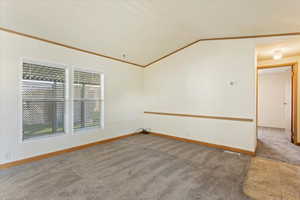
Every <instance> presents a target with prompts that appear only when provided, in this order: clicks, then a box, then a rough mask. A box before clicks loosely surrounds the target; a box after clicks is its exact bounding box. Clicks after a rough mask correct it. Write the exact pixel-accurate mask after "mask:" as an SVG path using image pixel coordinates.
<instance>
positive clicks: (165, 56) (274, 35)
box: [145, 32, 300, 67]
mask: <svg viewBox="0 0 300 200" xmlns="http://www.w3.org/2000/svg"><path fill="white" fill-rule="evenodd" d="M295 35H300V32H293V33H279V34H268V35H247V36H236V37H218V38H205V39H199V40H196V41H194V42H192V43H189V44H187V45H185V46H183V47H181V48H179V49H176V50H175V51H172V52H171V53H168V54H166V55H164V56H162V57H160V58H158V59H156V60H154V61H152V62H150V63H148V64H146V65H145V67H149V66H150V65H152V64H154V63H157V62H159V61H161V60H163V59H165V58H167V57H169V56H171V55H173V54H175V53H177V52H179V51H182V50H183V49H185V48H187V47H190V46H192V45H194V44H196V43H198V42H204V41H212V40H240V39H251V38H268V37H280V36H295Z"/></svg>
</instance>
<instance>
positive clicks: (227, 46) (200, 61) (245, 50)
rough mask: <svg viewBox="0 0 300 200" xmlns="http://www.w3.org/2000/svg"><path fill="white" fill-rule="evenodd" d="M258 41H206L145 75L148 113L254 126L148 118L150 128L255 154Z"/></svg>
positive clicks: (147, 71) (147, 115)
mask: <svg viewBox="0 0 300 200" xmlns="http://www.w3.org/2000/svg"><path fill="white" fill-rule="evenodd" d="M255 43H256V42H255V40H248V39H247V40H223V41H207V42H200V43H197V44H195V45H193V46H191V47H189V48H186V49H184V50H183V51H180V52H178V53H176V54H174V55H172V56H170V57H168V58H166V59H164V60H161V61H160V62H158V63H156V64H154V65H152V66H150V67H148V68H146V69H145V71H144V92H145V110H146V111H153V112H168V113H185V114H195V115H211V116H225V117H240V118H250V119H253V120H254V121H253V122H239V121H225V120H215V119H200V118H197V119H196V118H183V117H173V116H159V115H149V114H145V115H144V126H145V128H148V127H149V128H151V129H152V131H154V132H160V133H166V134H169V135H173V136H178V137H183V138H188V139H194V140H199V141H203V142H208V143H213V144H220V145H225V146H229V147H235V148H240V149H244V150H249V151H254V150H255V147H256V131H255V130H256V123H255V120H256V119H255V118H256V106H255V101H256V92H255V87H256V86H255V85H256V75H255V74H256V71H255V70H256V68H255V66H256V59H255V57H256V56H255V45H256V44H255ZM230 82H233V83H234V84H233V85H230Z"/></svg>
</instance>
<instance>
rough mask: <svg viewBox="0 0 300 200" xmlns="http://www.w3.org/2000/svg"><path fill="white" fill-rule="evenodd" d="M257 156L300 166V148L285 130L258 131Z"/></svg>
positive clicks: (266, 129) (265, 129)
mask: <svg viewBox="0 0 300 200" xmlns="http://www.w3.org/2000/svg"><path fill="white" fill-rule="evenodd" d="M256 155H257V156H260V157H264V158H269V159H272V160H278V161H283V162H287V163H291V164H296V165H300V146H297V145H294V144H292V143H291V139H290V133H287V132H285V130H284V129H276V128H262V127H260V128H259V129H258V148H257V153H256Z"/></svg>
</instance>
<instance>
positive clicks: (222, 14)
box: [0, 0, 300, 65]
mask: <svg viewBox="0 0 300 200" xmlns="http://www.w3.org/2000/svg"><path fill="white" fill-rule="evenodd" d="M0 6H1V7H0V17H1V18H0V26H1V27H5V28H9V29H13V30H15V31H18V32H23V33H27V34H31V35H34V36H37V37H41V38H45V39H49V40H53V41H57V42H61V43H64V44H67V45H72V46H75V47H78V48H82V49H86V50H89V51H95V52H98V53H101V54H104V55H108V56H112V57H116V58H120V59H125V60H128V61H132V62H135V63H138V64H143V65H145V64H148V63H150V62H152V61H153V60H156V59H158V58H159V57H162V56H164V55H165V54H168V53H170V52H172V51H174V50H176V49H178V48H180V47H182V46H184V45H186V44H188V43H191V42H193V41H195V40H198V39H202V38H212V37H230V36H243V35H257V34H275V33H288V32H299V31H300V12H299V8H300V1H299V0H285V1H282V0H185V1H183V0H182V1H179V0H178V1H174V0H163V1H162V0H51V1H50V0H48V1H45V0H26V1H25V0H23V1H22V0H0ZM123 54H125V55H126V56H125V57H123Z"/></svg>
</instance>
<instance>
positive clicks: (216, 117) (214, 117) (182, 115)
mask: <svg viewBox="0 0 300 200" xmlns="http://www.w3.org/2000/svg"><path fill="white" fill-rule="evenodd" d="M144 113H145V114H151V115H167V116H177V117H193V118H205V119H218V120H230V121H243V122H253V121H254V120H253V119H249V118H237V117H220V116H209V115H191V114H179V113H164V112H149V111H145V112H144Z"/></svg>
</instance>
